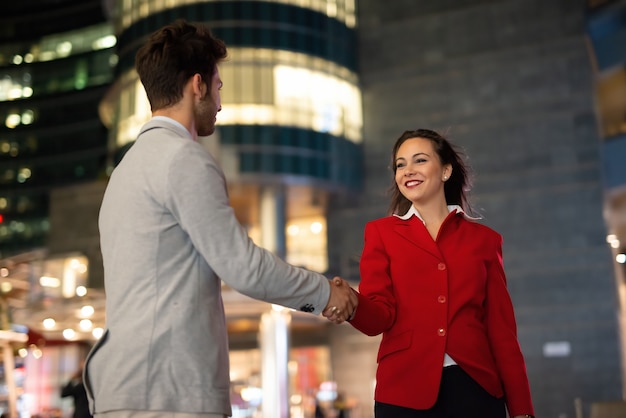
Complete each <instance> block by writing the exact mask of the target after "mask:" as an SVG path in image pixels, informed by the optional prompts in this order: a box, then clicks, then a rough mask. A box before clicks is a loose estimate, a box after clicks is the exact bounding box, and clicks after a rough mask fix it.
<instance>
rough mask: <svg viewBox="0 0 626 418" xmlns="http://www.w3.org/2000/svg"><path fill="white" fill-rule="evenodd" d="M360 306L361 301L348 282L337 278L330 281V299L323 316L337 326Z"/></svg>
mask: <svg viewBox="0 0 626 418" xmlns="http://www.w3.org/2000/svg"><path fill="white" fill-rule="evenodd" d="M358 304H359V299H358V298H357V296H356V294H355V293H354V291H353V290H352V288H351V287H350V285H349V284H348V282H347V281H345V280H343V279H342V278H341V277H338V276H335V277H334V278H333V279H332V280H331V281H330V298H328V305H326V308H325V309H324V312H322V315H324V317H326V318H328V320H329V321H331V322H334V323H335V324H341V323H342V322H343V321H345V320H346V319H348V318H350V317H351V316H352V313H353V312H354V310H355V309H356V307H357V305H358Z"/></svg>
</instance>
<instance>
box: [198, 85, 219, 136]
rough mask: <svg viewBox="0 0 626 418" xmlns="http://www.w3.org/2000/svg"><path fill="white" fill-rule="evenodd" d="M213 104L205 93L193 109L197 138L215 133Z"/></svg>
mask: <svg viewBox="0 0 626 418" xmlns="http://www.w3.org/2000/svg"><path fill="white" fill-rule="evenodd" d="M216 115H217V111H216V106H215V102H214V101H213V99H212V98H211V96H210V95H209V94H208V93H207V94H206V95H205V96H204V98H203V99H202V100H201V101H200V102H199V103H198V105H197V106H196V109H195V119H196V127H197V131H198V135H199V136H209V135H211V134H213V132H215V116H216Z"/></svg>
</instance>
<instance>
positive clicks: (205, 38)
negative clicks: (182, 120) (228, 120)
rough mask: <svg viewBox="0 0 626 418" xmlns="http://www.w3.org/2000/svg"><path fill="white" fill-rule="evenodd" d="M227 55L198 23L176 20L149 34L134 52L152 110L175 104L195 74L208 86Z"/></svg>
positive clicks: (220, 43) (215, 39) (217, 40)
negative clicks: (218, 65) (143, 43)
mask: <svg viewBox="0 0 626 418" xmlns="http://www.w3.org/2000/svg"><path fill="white" fill-rule="evenodd" d="M226 55H227V51H226V45H225V44H224V42H223V41H222V40H221V39H218V38H216V37H214V36H213V34H212V33H211V30H210V29H209V28H208V27H207V26H205V25H203V24H201V23H188V22H186V21H185V20H183V19H179V20H177V21H176V22H174V23H172V24H170V25H167V26H165V27H163V28H161V29H159V30H157V31H156V32H154V33H153V34H152V35H150V37H149V38H148V41H147V42H146V44H145V45H143V46H142V47H141V48H140V49H139V50H138V51H137V54H136V55H135V68H136V70H137V73H138V74H139V79H140V80H141V83H142V84H143V86H144V88H145V89H146V94H147V95H148V100H149V101H150V107H151V109H152V111H155V110H158V109H163V108H166V107H169V106H171V105H173V104H175V103H177V102H178V101H179V100H180V99H181V98H182V97H183V88H184V86H185V84H186V83H187V81H188V80H189V79H190V78H191V77H193V76H194V75H195V74H200V75H201V76H202V79H203V80H204V81H205V82H206V83H207V85H209V86H210V84H211V79H212V77H213V74H214V73H215V71H216V69H217V64H218V63H219V62H220V61H222V60H223V59H225V58H226Z"/></svg>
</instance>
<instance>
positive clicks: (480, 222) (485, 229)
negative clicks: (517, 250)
mask: <svg viewBox="0 0 626 418" xmlns="http://www.w3.org/2000/svg"><path fill="white" fill-rule="evenodd" d="M462 224H463V225H465V227H467V228H471V229H472V230H473V232H475V233H477V234H482V235H486V236H489V237H491V238H494V239H498V240H500V239H502V235H500V233H499V232H498V231H496V230H495V229H493V228H492V227H490V226H488V225H487V224H485V223H484V219H483V218H467V217H465V216H463V217H462Z"/></svg>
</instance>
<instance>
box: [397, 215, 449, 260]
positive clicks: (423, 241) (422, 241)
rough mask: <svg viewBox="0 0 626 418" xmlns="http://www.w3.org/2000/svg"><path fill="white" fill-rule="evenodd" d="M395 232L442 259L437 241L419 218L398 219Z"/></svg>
mask: <svg viewBox="0 0 626 418" xmlns="http://www.w3.org/2000/svg"><path fill="white" fill-rule="evenodd" d="M393 230H394V232H396V233H397V234H398V235H400V236H401V237H402V238H404V239H405V240H407V241H408V242H409V243H411V244H412V245H415V246H417V247H419V248H421V249H422V250H424V251H426V252H428V253H430V254H432V255H433V256H435V257H436V258H437V259H439V260H441V259H442V257H441V253H440V252H439V248H438V247H437V244H436V243H435V240H433V239H432V237H431V236H430V234H429V233H428V230H427V229H426V226H425V225H424V223H423V222H422V220H421V219H419V218H418V217H416V216H412V217H411V218H409V219H408V220H403V219H400V218H397V219H396V222H395V224H394V226H393Z"/></svg>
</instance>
